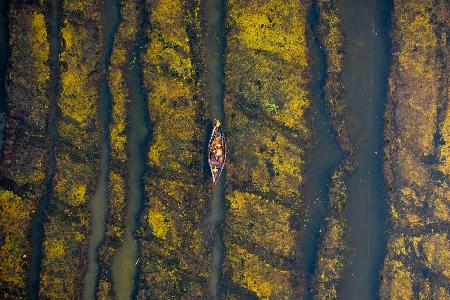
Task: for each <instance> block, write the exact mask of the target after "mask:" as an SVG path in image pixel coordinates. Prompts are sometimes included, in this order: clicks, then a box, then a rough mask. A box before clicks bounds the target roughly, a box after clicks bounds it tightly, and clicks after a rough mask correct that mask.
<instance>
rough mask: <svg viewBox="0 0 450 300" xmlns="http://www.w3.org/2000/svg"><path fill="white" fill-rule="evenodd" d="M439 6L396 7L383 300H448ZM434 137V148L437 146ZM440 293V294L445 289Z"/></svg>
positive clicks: (443, 13)
mask: <svg viewBox="0 0 450 300" xmlns="http://www.w3.org/2000/svg"><path fill="white" fill-rule="evenodd" d="M449 20H450V15H449V9H448V3H447V2H446V1H408V2H403V1H395V2H394V10H393V30H392V37H393V43H394V45H395V47H394V48H393V53H392V55H393V59H392V68H391V73H390V78H389V93H388V101H387V111H386V119H387V121H386V131H385V132H386V140H387V146H386V149H385V155H386V162H385V173H386V178H387V183H388V186H389V188H390V221H391V222H390V229H389V239H388V245H387V255H386V258H385V261H384V267H383V270H382V276H383V277H382V282H381V298H382V299H413V298H415V297H417V296H418V297H419V299H448V296H449V295H448V281H449V272H450V270H449V266H448V260H449V251H448V244H449V238H448V234H447V232H446V230H445V229H446V227H448V226H447V223H448V219H449V213H448V211H449V210H448V205H449V200H448V199H449V195H450V186H449V183H448V178H449V177H448V170H447V169H448V168H447V161H448V159H447V152H448V151H447V149H448V146H449V145H448V91H449V89H448V82H447V81H445V80H442V78H444V77H445V76H447V69H446V67H445V66H446V65H448V61H449V52H448V49H447V48H448V47H447V45H446V43H445V42H442V41H443V40H445V39H446V32H445V30H442V28H448V27H449ZM436 136H439V137H440V142H439V143H436ZM446 287H447V290H446Z"/></svg>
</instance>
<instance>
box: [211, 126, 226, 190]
mask: <svg viewBox="0 0 450 300" xmlns="http://www.w3.org/2000/svg"><path fill="white" fill-rule="evenodd" d="M225 159H226V145H225V136H224V134H223V130H222V124H220V121H219V120H214V127H213V130H212V133H211V137H210V139H209V144H208V163H209V168H210V170H211V175H212V179H213V184H214V185H215V184H216V183H217V181H218V180H219V177H220V174H222V171H223V168H224V166H225Z"/></svg>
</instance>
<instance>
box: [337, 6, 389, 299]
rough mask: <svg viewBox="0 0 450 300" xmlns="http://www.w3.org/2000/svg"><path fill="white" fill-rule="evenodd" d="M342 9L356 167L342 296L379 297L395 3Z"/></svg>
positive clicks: (349, 111)
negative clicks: (386, 106) (386, 105)
mask: <svg viewBox="0 0 450 300" xmlns="http://www.w3.org/2000/svg"><path fill="white" fill-rule="evenodd" d="M338 8H339V10H340V14H341V16H342V21H343V29H344V33H345V34H346V39H347V52H346V56H345V59H344V74H343V75H344V76H343V80H344V85H345V87H346V91H347V96H346V101H347V106H348V112H347V116H346V117H347V118H348V119H349V121H350V122H351V134H352V137H353V140H354V142H355V159H356V163H357V165H358V166H357V168H356V170H355V171H354V172H353V173H352V175H351V177H350V181H349V199H348V205H347V207H346V212H345V214H346V217H347V220H348V223H349V229H350V235H349V247H350V248H349V251H348V252H349V254H348V255H347V257H346V263H347V265H348V266H347V269H346V270H345V273H344V278H343V284H342V290H341V298H342V299H376V298H378V287H379V271H380V267H381V264H382V260H383V257H384V247H385V236H384V230H385V215H386V195H385V190H384V180H383V172H382V164H383V124H384V119H383V113H384V103H385V96H386V88H387V72H388V67H389V52H388V51H389V42H388V41H389V39H388V26H389V17H390V10H391V4H390V1H388V0H374V1H364V0H358V1H355V0H340V1H338Z"/></svg>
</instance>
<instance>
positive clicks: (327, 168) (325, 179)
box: [300, 1, 344, 299]
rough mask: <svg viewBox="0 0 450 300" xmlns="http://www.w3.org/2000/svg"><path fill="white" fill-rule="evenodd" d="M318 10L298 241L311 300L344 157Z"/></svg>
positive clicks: (312, 21)
mask: <svg viewBox="0 0 450 300" xmlns="http://www.w3.org/2000/svg"><path fill="white" fill-rule="evenodd" d="M318 18H319V16H318V9H317V4H316V1H313V4H312V7H311V10H310V13H309V15H308V22H309V26H310V27H309V32H310V36H309V40H310V43H311V45H310V50H311V74H312V78H311V79H312V80H311V95H312V99H311V100H312V101H311V108H310V110H311V111H310V113H311V114H312V120H311V126H312V131H313V135H312V136H313V141H312V145H311V149H310V153H309V155H308V157H307V165H306V169H305V174H307V176H306V177H307V181H306V183H305V185H304V186H305V189H306V190H305V196H306V201H307V206H308V207H309V211H308V213H309V217H308V218H307V221H306V223H305V228H304V238H303V240H302V241H301V246H300V249H301V250H302V257H303V264H304V266H305V267H304V268H305V277H306V278H305V279H306V282H307V290H306V295H305V298H306V299H311V298H312V293H311V292H312V280H313V274H314V270H315V267H316V260H317V251H318V246H319V241H320V230H321V229H322V227H323V225H324V219H325V217H326V215H327V198H328V188H329V184H330V182H331V175H332V172H333V170H334V169H336V168H337V167H338V165H339V163H340V162H341V161H342V159H343V157H344V155H343V153H342V151H341V150H340V147H339V145H338V143H337V138H336V134H335V130H334V128H333V126H332V124H331V114H330V112H329V109H328V107H327V104H326V102H325V95H324V87H325V83H326V74H327V73H326V69H327V66H326V61H325V52H324V50H322V48H321V45H320V40H319V36H318V32H317V26H318V22H319V20H318Z"/></svg>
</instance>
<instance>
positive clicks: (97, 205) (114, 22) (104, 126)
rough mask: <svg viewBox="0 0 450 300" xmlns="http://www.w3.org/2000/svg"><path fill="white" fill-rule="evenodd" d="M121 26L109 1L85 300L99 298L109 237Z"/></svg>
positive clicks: (104, 15)
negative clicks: (114, 66) (111, 71)
mask: <svg viewBox="0 0 450 300" xmlns="http://www.w3.org/2000/svg"><path fill="white" fill-rule="evenodd" d="M118 25H119V5H118V3H117V1H116V0H105V1H104V2H103V7H102V29H103V45H104V47H105V48H104V53H103V70H102V72H103V73H102V75H103V79H102V83H101V86H100V99H99V104H98V106H97V110H98V115H99V119H100V120H101V122H100V126H101V128H100V174H99V178H98V183H97V189H96V192H95V194H94V197H93V198H92V199H91V201H90V211H91V223H90V235H89V251H88V260H89V261H88V272H87V274H86V277H85V282H84V289H83V299H95V292H96V287H97V285H98V275H99V263H98V249H99V247H100V245H101V243H102V241H103V240H104V236H105V221H106V210H107V202H108V174H109V166H110V160H111V151H110V143H109V134H108V132H109V121H110V112H111V105H112V97H111V93H110V90H109V86H108V76H107V74H108V67H109V62H110V58H111V53H112V48H113V44H114V35H115V33H116V30H117V27H118Z"/></svg>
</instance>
